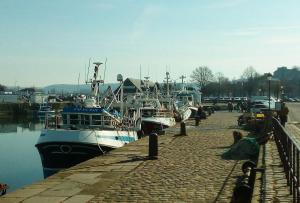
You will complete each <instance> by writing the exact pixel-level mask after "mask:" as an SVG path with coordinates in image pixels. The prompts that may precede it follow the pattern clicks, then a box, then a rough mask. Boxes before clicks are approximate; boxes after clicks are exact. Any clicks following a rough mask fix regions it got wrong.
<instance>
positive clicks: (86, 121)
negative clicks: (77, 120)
mask: <svg viewBox="0 0 300 203" xmlns="http://www.w3.org/2000/svg"><path fill="white" fill-rule="evenodd" d="M81 119H82V120H81V124H83V125H90V115H82V117H81Z"/></svg>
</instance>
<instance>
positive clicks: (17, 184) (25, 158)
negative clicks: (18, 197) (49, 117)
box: [0, 120, 44, 192]
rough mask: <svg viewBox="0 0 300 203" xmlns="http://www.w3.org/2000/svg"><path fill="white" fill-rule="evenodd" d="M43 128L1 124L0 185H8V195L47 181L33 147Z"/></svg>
mask: <svg viewBox="0 0 300 203" xmlns="http://www.w3.org/2000/svg"><path fill="white" fill-rule="evenodd" d="M43 126H44V125H43V124H42V122H39V121H32V120H22V121H13V120H11V121H8V120H0V182H1V183H6V184H8V185H9V187H10V189H9V190H8V191H7V192H12V191H14V190H16V189H19V188H21V187H23V186H25V185H28V184H31V183H34V182H36V181H39V180H42V179H44V174H43V167H42V163H41V159H40V155H39V153H38V150H37V149H36V148H35V146H34V145H35V144H36V142H37V140H38V137H39V135H40V132H41V129H42V128H43Z"/></svg>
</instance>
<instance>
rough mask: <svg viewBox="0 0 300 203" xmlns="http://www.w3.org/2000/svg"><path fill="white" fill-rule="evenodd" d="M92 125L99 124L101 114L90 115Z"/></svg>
mask: <svg viewBox="0 0 300 203" xmlns="http://www.w3.org/2000/svg"><path fill="white" fill-rule="evenodd" d="M92 125H101V116H100V115H93V116H92Z"/></svg>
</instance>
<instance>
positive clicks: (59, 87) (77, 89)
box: [43, 83, 119, 94]
mask: <svg viewBox="0 0 300 203" xmlns="http://www.w3.org/2000/svg"><path fill="white" fill-rule="evenodd" d="M108 86H111V87H112V89H113V90H114V89H116V88H117V87H118V86H119V84H117V83H107V84H104V85H100V90H101V91H104V90H106V89H107V87H108ZM43 90H44V92H45V93H56V94H60V93H82V94H88V93H90V91H91V86H90V84H87V85H85V84H83V85H74V84H54V85H49V86H46V87H44V88H43Z"/></svg>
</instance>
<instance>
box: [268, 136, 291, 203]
mask: <svg viewBox="0 0 300 203" xmlns="http://www.w3.org/2000/svg"><path fill="white" fill-rule="evenodd" d="M265 163H266V183H267V184H266V192H265V196H266V202H270V203H271V202H292V196H291V195H290V192H289V187H288V186H287V180H286V177H285V174H284V170H283V166H282V162H281V160H280V157H279V154H278V150H277V146H276V143H275V141H274V140H270V141H269V142H268V143H267V144H266V153H265Z"/></svg>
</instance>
